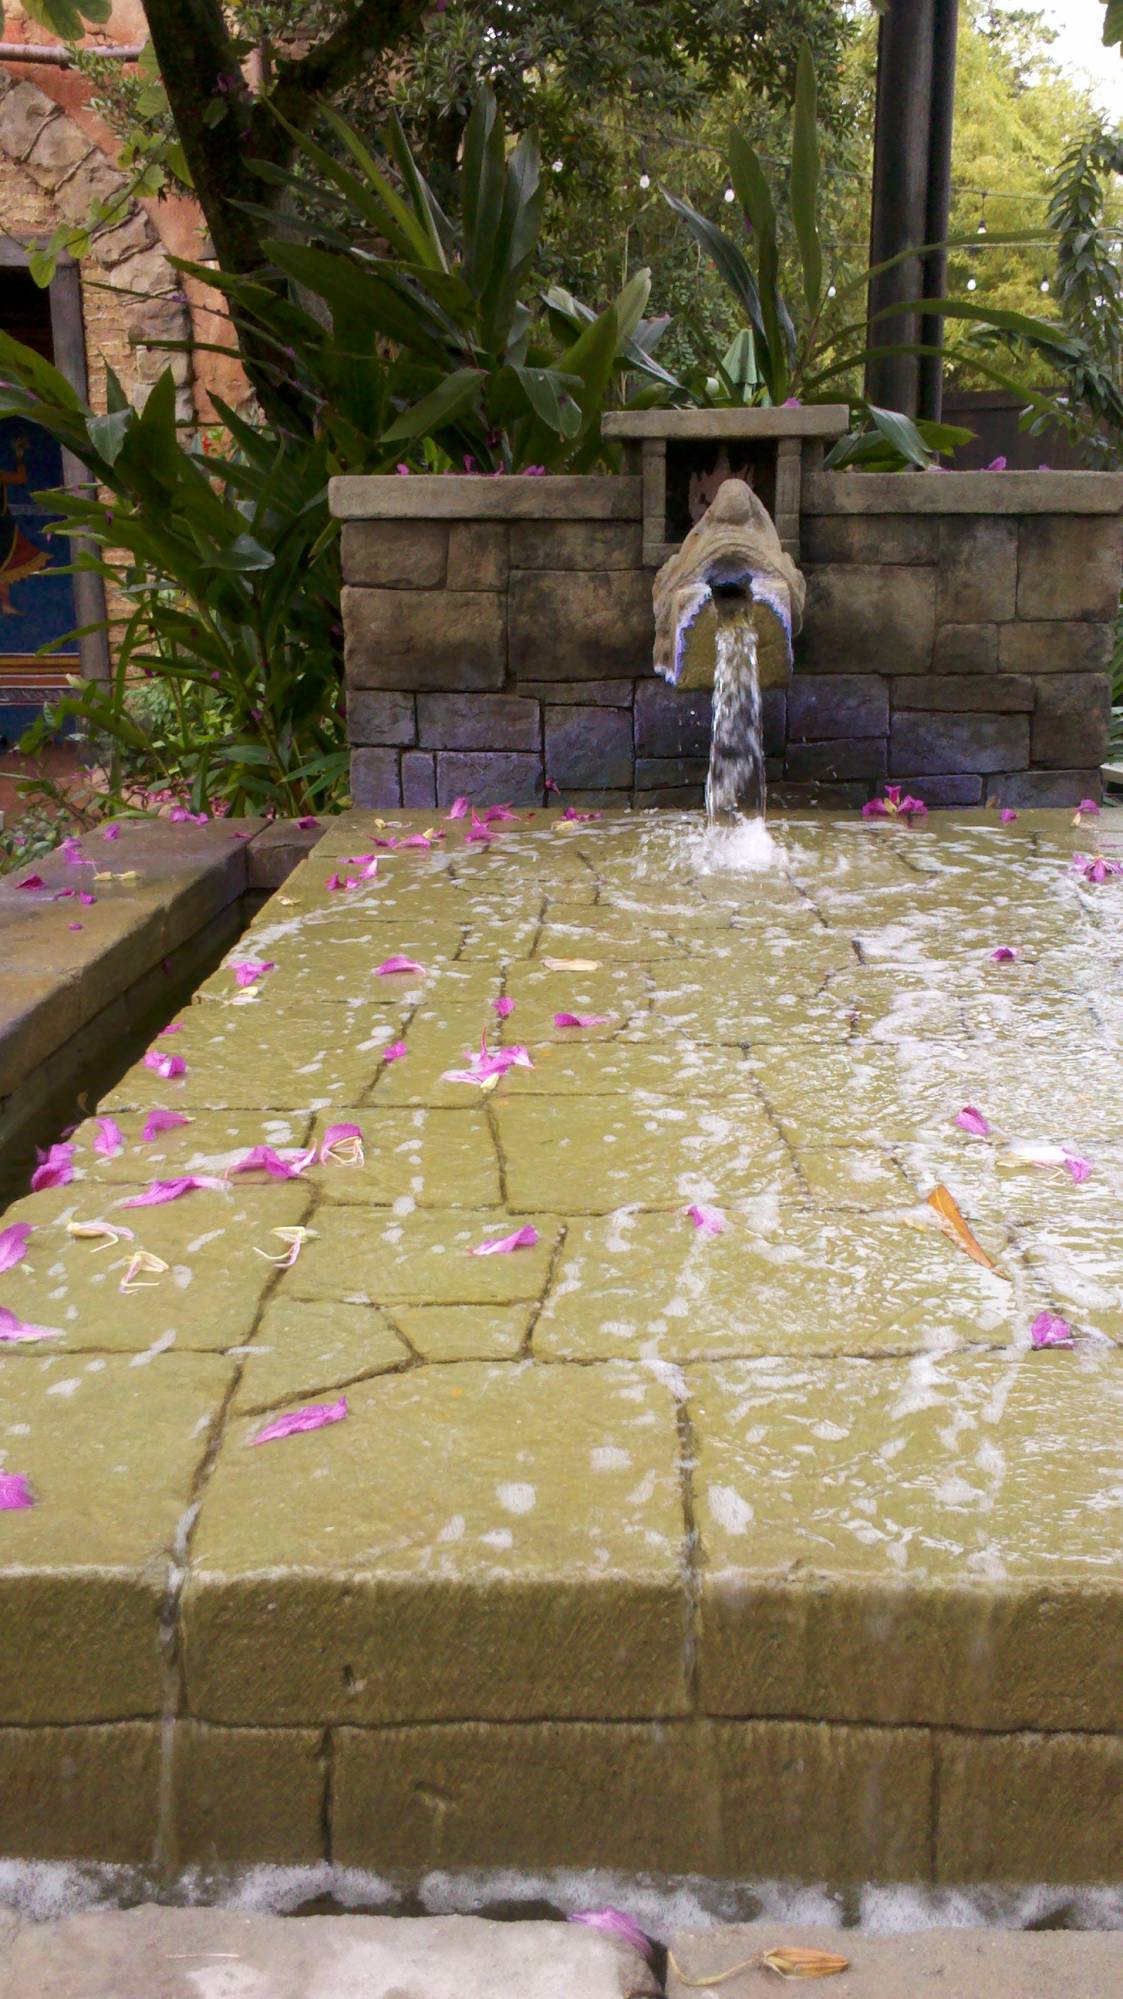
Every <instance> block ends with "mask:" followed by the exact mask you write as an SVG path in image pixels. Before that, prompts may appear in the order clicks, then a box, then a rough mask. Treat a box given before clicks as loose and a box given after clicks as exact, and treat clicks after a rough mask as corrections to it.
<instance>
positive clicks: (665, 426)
mask: <svg viewBox="0 0 1123 1999" xmlns="http://www.w3.org/2000/svg"><path fill="white" fill-rule="evenodd" d="M849 428H850V410H849V407H848V406H847V404H846V403H807V404H805V405H803V406H802V407H801V408H799V409H784V408H783V407H781V408H779V409H762V408H759V407H756V408H750V409H739V410H612V411H610V413H609V414H608V416H606V417H605V418H604V420H603V422H602V423H601V429H602V431H603V432H604V435H605V436H606V437H622V438H645V437H654V438H668V439H669V440H670V441H671V442H672V443H673V442H674V440H675V439H677V438H703V439H705V438H707V437H718V438H721V437H842V436H844V435H845V433H846V431H847V430H849Z"/></svg>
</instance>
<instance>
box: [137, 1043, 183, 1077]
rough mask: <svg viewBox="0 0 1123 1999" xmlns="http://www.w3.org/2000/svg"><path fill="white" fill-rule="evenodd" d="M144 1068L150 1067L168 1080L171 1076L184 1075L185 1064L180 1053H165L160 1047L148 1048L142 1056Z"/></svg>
mask: <svg viewBox="0 0 1123 1999" xmlns="http://www.w3.org/2000/svg"><path fill="white" fill-rule="evenodd" d="M144 1066H145V1068H146V1069H152V1070H153V1071H154V1072H155V1074H156V1075H157V1076H162V1077H163V1079H164V1081H165V1082H168V1081H169V1080H170V1079H171V1077H173V1076H185V1075H186V1074H187V1064H186V1062H185V1061H184V1059H183V1057H182V1055H165V1054H164V1052H163V1050H162V1049H160V1048H150V1049H149V1050H148V1053H147V1055H146V1056H145V1058H144Z"/></svg>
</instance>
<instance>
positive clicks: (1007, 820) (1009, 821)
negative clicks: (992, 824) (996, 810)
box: [999, 805, 1018, 826]
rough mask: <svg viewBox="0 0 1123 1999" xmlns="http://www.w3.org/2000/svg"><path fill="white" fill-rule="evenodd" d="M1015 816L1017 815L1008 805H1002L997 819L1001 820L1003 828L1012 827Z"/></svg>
mask: <svg viewBox="0 0 1123 1999" xmlns="http://www.w3.org/2000/svg"><path fill="white" fill-rule="evenodd" d="M1017 816H1018V815H1017V813H1016V812H1015V811H1014V809H1013V807H1012V806H1010V805H1004V806H1003V808H1002V811H1001V813H1000V814H999V817H1000V819H1001V820H1002V824H1003V825H1004V826H1012V825H1013V823H1014V821H1015V819H1016V818H1017Z"/></svg>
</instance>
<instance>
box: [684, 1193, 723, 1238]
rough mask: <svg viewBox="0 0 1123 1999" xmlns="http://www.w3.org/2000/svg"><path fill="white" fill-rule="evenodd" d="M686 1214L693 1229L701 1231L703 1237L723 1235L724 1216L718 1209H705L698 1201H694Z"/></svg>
mask: <svg viewBox="0 0 1123 1999" xmlns="http://www.w3.org/2000/svg"><path fill="white" fill-rule="evenodd" d="M686 1212H687V1214H688V1215H689V1217H690V1219H691V1221H692V1222H693V1223H694V1226H695V1228H696V1229H701V1230H702V1231H703V1233H704V1234H705V1235H724V1234H725V1216H724V1215H723V1214H722V1212H721V1209H720V1208H707V1207H705V1206H704V1205H703V1204H702V1203H701V1202H700V1201H695V1203H694V1205H693V1207H690V1208H688V1209H687V1210H686Z"/></svg>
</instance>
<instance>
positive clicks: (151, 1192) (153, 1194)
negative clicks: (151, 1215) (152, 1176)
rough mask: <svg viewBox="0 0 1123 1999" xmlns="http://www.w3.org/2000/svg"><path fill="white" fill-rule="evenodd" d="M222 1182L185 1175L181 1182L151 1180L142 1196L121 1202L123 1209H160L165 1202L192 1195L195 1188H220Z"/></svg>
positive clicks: (190, 1174)
mask: <svg viewBox="0 0 1123 1999" xmlns="http://www.w3.org/2000/svg"><path fill="white" fill-rule="evenodd" d="M221 1185H222V1181H221V1180H216V1179H215V1178H214V1177H213V1176H212V1175H208V1174H197V1173H186V1174H185V1175H184V1176H183V1178H182V1179H181V1180H153V1182H152V1185H151V1186H150V1187H146V1188H145V1190H144V1192H143V1194H134V1195H133V1196H132V1198H131V1200H128V1201H122V1202H121V1206H122V1207H123V1208H162V1207H163V1206H164V1204H165V1203H166V1202H167V1201H178V1200H179V1197H180V1195H181V1194H190V1193H193V1192H194V1190H195V1188H196V1187H221Z"/></svg>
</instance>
